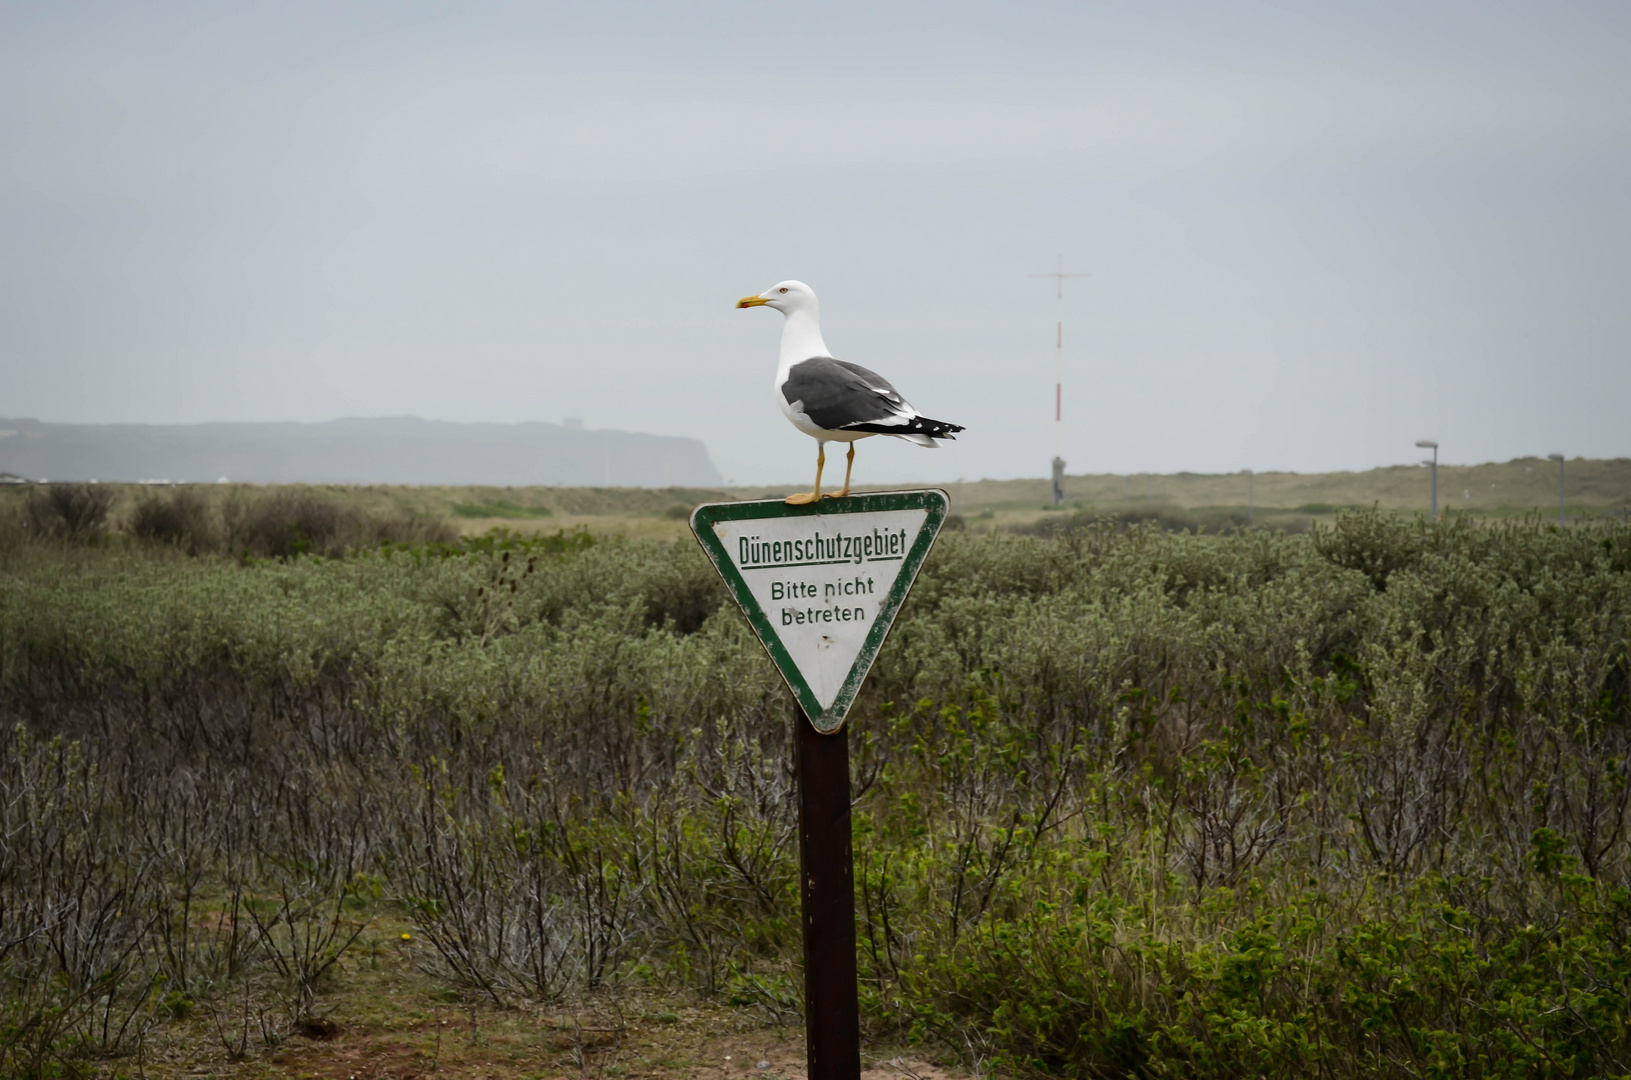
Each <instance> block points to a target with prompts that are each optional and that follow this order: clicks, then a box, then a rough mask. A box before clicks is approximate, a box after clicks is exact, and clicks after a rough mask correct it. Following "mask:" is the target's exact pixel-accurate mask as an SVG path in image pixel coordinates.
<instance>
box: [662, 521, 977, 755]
mask: <svg viewBox="0 0 1631 1080" xmlns="http://www.w3.org/2000/svg"><path fill="white" fill-rule="evenodd" d="M949 505H950V499H949V498H948V497H947V496H946V493H945V492H944V491H940V490H938V489H936V488H929V489H925V490H921V491H881V492H871V493H868V494H865V495H851V496H848V497H846V498H842V499H823V500H822V501H821V502H819V503H811V504H809V505H806V506H789V505H787V503H785V502H782V501H781V500H780V499H776V500H774V501H768V500H767V501H764V502H739V503H708V504H705V505H703V506H699V507H697V508H696V509H695V510H693V511H692V512H691V531H692V532H694V533H696V536H697V540H698V541H700V542H701V544H702V549H703V550H704V551H706V552H707V553H708V558H709V559H711V560H713V564H714V566H715V567H716V568H717V569H718V570H719V575H720V576H721V577H723V578H724V579H725V584H726V586H727V587H728V588H729V589H730V591H731V596H733V597H734V598H735V599H736V602H737V603H738V604H740V605H741V607H742V611H743V612H744V613H745V614H746V615H747V617H748V622H750V623H752V624H753V632H754V633H756V634H758V635H759V642H760V644H762V645H764V647H765V652H767V653H769V654H770V659H771V661H772V662H774V663H775V665H776V669H777V670H778V671H780V672H781V673H782V678H784V679H786V680H787V686H788V688H789V689H790V690H792V691H793V696H794V697H796V698H798V701H799V704H800V705H801V706H803V708H804V715H805V716H808V717H809V718H810V723H812V724H814V725H815V728H816V730H817V731H820V732H822V733H824V734H830V733H832V732H834V731H837V730H838V729H839V728H840V727H842V726H843V724H844V717H845V716H846V715H848V714H849V708H850V705H851V704H853V703H854V701H855V695H856V694H857V693H858V692H859V691H860V689H861V682H862V680H864V679H865V678H866V673H867V672H868V671H870V670H871V669H872V661H873V660H875V659H877V656H878V650H879V648H881V647H882V646H883V641H884V638H886V637H888V636H889V628H890V627H891V626H892V625H893V624H894V621H895V613H896V612H898V611H899V610H900V606H901V604H902V603H903V602H904V601H905V600H906V594H907V593H909V592H911V590H912V582H913V581H914V580H916V578H917V572H918V568H919V567H921V566H922V565H923V559H924V557H925V556H927V555H928V554H929V548H930V547H931V546H932V545H933V544H934V538H935V537H936V536H937V535H938V534H939V532H940V526H941V524H942V523H944V522H945V520H946V510H947V508H948V506H949Z"/></svg>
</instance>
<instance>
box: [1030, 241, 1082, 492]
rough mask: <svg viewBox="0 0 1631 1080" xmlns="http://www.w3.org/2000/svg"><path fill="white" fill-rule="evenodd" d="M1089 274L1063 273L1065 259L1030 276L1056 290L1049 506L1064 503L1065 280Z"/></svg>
mask: <svg viewBox="0 0 1631 1080" xmlns="http://www.w3.org/2000/svg"><path fill="white" fill-rule="evenodd" d="M1092 276H1093V275H1092V274H1067V273H1065V257H1064V256H1063V255H1060V256H1059V269H1058V270H1055V271H1054V272H1053V273H1051V274H1032V275H1031V277H1034V278H1053V280H1054V284H1055V286H1056V302H1057V305H1058V306H1057V308H1056V309H1055V312H1054V314H1055V319H1054V324H1053V357H1054V382H1053V505H1055V506H1058V505H1060V504H1061V503H1063V502H1064V501H1065V459H1064V456H1063V455H1064V452H1065V442H1064V420H1065V279H1066V278H1068V277H1070V278H1085V277H1092Z"/></svg>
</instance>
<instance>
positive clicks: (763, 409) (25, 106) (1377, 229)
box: [0, 0, 1631, 483]
mask: <svg viewBox="0 0 1631 1080" xmlns="http://www.w3.org/2000/svg"><path fill="white" fill-rule="evenodd" d="M1628 56H1631V4H1626V3H1623V2H1613V3H1601V4H1578V3H1573V4H1571V3H1561V2H1557V0H1552V2H1548V3H1535V4H1510V3H1508V4H1500V3H1487V2H1479V3H1430V2H1422V0H1416V2H1411V3H1397V4H1386V3H1341V4H1316V3H1285V4H1266V3H1238V2H1237V3H1222V2H1209V3H1199V4H1159V3H1136V4H1134V3H1118V4H1104V3H1074V4H1057V5H1055V4H1025V5H1016V4H984V5H970V4H957V3H945V2H935V3H922V4H885V5H876V4H871V3H867V4H854V5H842V4H840V5H825V4H808V3H806V4H799V3H786V2H784V3H764V2H760V3H747V4H723V5H704V4H687V5H672V4H669V5H649V6H647V5H629V4H622V5H619V4H536V3H527V4H499V3H487V4H452V3H448V4H417V3H404V2H392V3H379V4H369V3H332V2H331V3H321V4H300V3H276V4H274V3H261V4H249V5H241V4H228V3H199V4H187V5H182V4H163V3H147V4H122V5H121V4H98V5H77V4H71V3H60V2H53V3H40V2H34V3H27V4H10V3H5V4H0V416H8V415H9V416H32V417H36V418H38V419H41V420H56V421H86V422H103V421H153V422H186V421H204V420H291V419H292V420H322V419H329V418H333V417H338V416H381V415H400V414H414V415H419V416H425V417H432V418H439V419H448V420H531V419H542V420H556V421H558V420H559V419H560V418H561V417H563V416H581V417H583V418H584V419H585V421H586V422H587V424H588V426H590V427H615V428H624V429H629V430H636V431H648V432H656V433H662V434H683V435H693V436H697V437H699V438H702V439H703V440H705V441H706V442H707V444H708V446H709V448H710V450H711V451H712V452H713V456H714V459H715V461H716V462H717V463H718V465H719V467H720V469H721V471H722V472H723V473H724V474H725V475H726V476H727V477H729V478H732V479H735V480H737V481H740V482H743V483H758V482H765V483H770V482H776V481H785V480H790V479H802V478H804V477H805V474H806V473H808V472H809V470H810V467H811V459H812V458H813V453H812V450H813V447H812V446H811V445H810V440H809V439H807V438H805V437H804V436H802V435H799V434H797V433H796V432H794V431H793V430H792V429H791V428H790V427H789V426H788V425H787V423H786V421H785V420H784V419H782V417H781V415H780V414H779V413H778V412H777V411H776V409H775V407H774V405H773V403H772V400H771V396H770V395H771V385H770V384H771V381H772V377H773V374H774V369H775V361H776V344H777V340H778V336H779V334H780V331H781V325H780V324H781V317H780V316H779V315H777V314H775V313H773V312H770V311H766V310H762V309H761V310H752V311H736V310H733V309H732V306H731V305H732V303H733V302H734V301H735V300H736V298H737V297H739V296H742V295H744V294H747V293H750V292H758V291H759V290H761V289H764V288H767V287H768V286H770V285H771V284H773V283H774V282H775V281H777V280H779V279H782V278H788V277H794V278H799V279H802V280H804V281H806V282H808V283H810V284H811V285H812V286H814V288H815V289H816V290H817V292H818V293H819V294H820V296H821V300H822V307H823V326H824V329H825V331H826V338H827V342H828V344H829V345H830V346H831V347H832V348H833V350H834V351H835V352H836V353H837V355H838V356H839V357H840V358H843V359H850V360H854V361H857V362H859V363H862V364H866V365H867V366H869V367H874V368H876V369H877V370H879V371H880V372H882V373H883V374H884V375H886V376H888V377H889V378H891V379H892V380H893V381H894V382H895V384H896V385H897V386H898V387H899V388H900V389H901V390H902V392H903V393H905V395H906V396H907V398H908V399H909V400H911V401H912V402H913V403H914V404H915V405H916V406H917V407H918V408H919V409H920V410H921V411H923V412H924V413H926V414H928V415H930V416H934V417H937V418H942V419H946V420H952V421H955V422H958V423H962V424H964V425H966V426H967V427H968V431H967V432H966V433H965V435H964V436H963V437H962V438H961V439H960V441H959V442H957V443H955V444H952V445H950V446H948V447H946V448H945V449H942V450H938V451H935V452H933V453H928V452H925V451H923V450H920V449H918V448H917V447H914V446H910V445H908V444H906V443H902V442H899V441H897V440H892V439H873V440H869V441H867V442H866V443H863V444H861V447H860V450H859V451H858V454H857V459H858V464H857V476H858V478H859V479H861V480H865V481H885V480H905V479H931V480H951V479H956V478H958V477H967V478H970V479H973V478H977V477H982V476H993V477H1007V476H1021V475H1037V476H1039V475H1042V474H1043V473H1044V472H1045V470H1046V468H1047V459H1048V457H1049V456H1050V455H1051V452H1052V432H1051V419H1052V405H1053V385H1052V384H1053V338H1054V335H1053V319H1054V315H1055V300H1054V293H1053V289H1052V286H1051V284H1050V283H1048V282H1046V281H1043V280H1036V279H1032V278H1029V277H1027V276H1026V275H1027V274H1029V273H1034V272H1041V271H1047V270H1050V269H1052V268H1053V266H1054V262H1055V259H1056V257H1057V256H1058V255H1059V254H1060V253H1063V255H1064V256H1065V260H1066V264H1067V266H1066V268H1067V269H1069V270H1075V271H1081V272H1091V273H1092V274H1093V275H1094V276H1093V277H1092V278H1090V279H1087V280H1083V281H1072V282H1069V283H1067V285H1066V298H1065V303H1064V306H1063V311H1064V318H1065V367H1066V372H1065V417H1066V425H1065V457H1066V458H1067V459H1068V461H1069V463H1070V470H1071V471H1072V472H1101V471H1115V472H1131V471H1144V470H1150V471H1173V470H1179V469H1187V470H1193V471H1203V472H1215V471H1226V470H1234V469H1241V468H1247V467H1251V468H1257V469H1274V468H1283V469H1297V470H1302V471H1315V470H1325V469H1341V468H1368V467H1370V466H1372V465H1377V464H1387V463H1395V462H1400V461H1412V460H1417V459H1419V456H1420V452H1419V451H1417V450H1415V449H1414V447H1413V446H1412V445H1411V443H1412V442H1413V441H1414V440H1415V439H1417V438H1422V437H1436V438H1438V439H1439V440H1440V441H1441V442H1442V443H1443V446H1444V450H1443V454H1444V458H1445V460H1447V461H1455V462H1471V461H1482V460H1491V459H1496V460H1504V459H1506V458H1510V457H1514V456H1517V455H1521V454H1528V453H1546V452H1549V451H1554V450H1561V451H1564V452H1566V453H1568V454H1570V455H1571V456H1572V455H1576V454H1582V455H1588V456H1597V457H1604V456H1624V455H1627V454H1631V434H1628V433H1631V416H1628V413H1631V356H1628V350H1627V340H1628V331H1631V314H1628V313H1631V302H1628V301H1631V298H1628V296H1627V292H1628V288H1627V287H1628V285H1631V200H1628V195H1631V186H1628V181H1631V63H1628V62H1627V57H1628Z"/></svg>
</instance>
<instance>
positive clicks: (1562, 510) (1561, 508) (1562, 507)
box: [1546, 454, 1569, 525]
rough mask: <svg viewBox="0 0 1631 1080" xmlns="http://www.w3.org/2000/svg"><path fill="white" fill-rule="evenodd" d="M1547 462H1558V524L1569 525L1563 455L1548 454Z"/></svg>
mask: <svg viewBox="0 0 1631 1080" xmlns="http://www.w3.org/2000/svg"><path fill="white" fill-rule="evenodd" d="M1546 460H1547V461H1555V462H1557V523H1558V524H1559V525H1567V524H1568V523H1569V507H1568V503H1566V502H1565V501H1564V494H1563V492H1564V488H1563V460H1564V459H1563V455H1562V454H1547V455H1546Z"/></svg>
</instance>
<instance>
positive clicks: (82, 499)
mask: <svg viewBox="0 0 1631 1080" xmlns="http://www.w3.org/2000/svg"><path fill="white" fill-rule="evenodd" d="M113 497H114V491H113V489H112V488H107V487H102V486H101V485H99V484H41V485H38V486H36V487H33V488H30V489H29V493H28V497H27V499H26V501H25V502H24V504H23V521H24V524H25V527H26V528H27V529H28V531H29V532H30V534H31V535H33V536H35V537H37V538H41V539H57V540H66V541H68V542H69V543H79V544H83V543H90V542H93V541H95V540H98V539H100V538H101V536H102V533H103V532H104V531H105V530H106V528H107V523H108V511H109V510H110V509H111V508H112V507H113Z"/></svg>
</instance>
